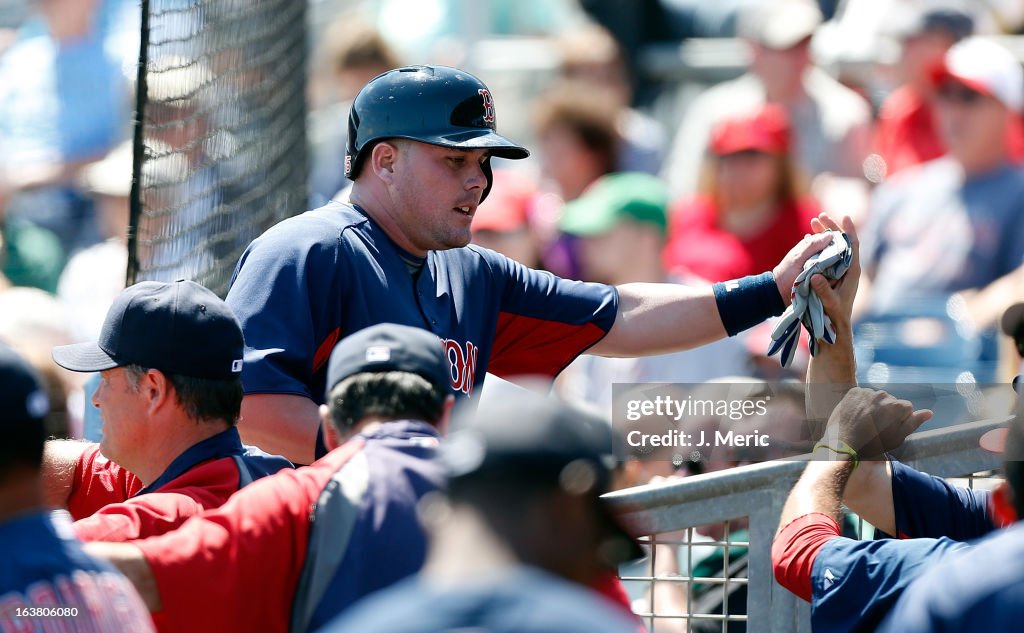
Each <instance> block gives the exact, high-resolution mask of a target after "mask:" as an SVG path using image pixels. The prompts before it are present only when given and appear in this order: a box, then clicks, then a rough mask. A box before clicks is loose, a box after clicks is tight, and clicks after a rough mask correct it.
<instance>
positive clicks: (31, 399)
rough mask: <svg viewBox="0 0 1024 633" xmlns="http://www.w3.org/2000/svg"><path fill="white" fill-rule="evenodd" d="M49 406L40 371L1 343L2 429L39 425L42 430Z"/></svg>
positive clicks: (0, 405)
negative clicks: (38, 372) (40, 378)
mask: <svg viewBox="0 0 1024 633" xmlns="http://www.w3.org/2000/svg"><path fill="white" fill-rule="evenodd" d="M49 410H50V406H49V400H48V399H47V396H46V391H45V390H44V389H43V383H42V381H40V380H39V375H38V374H37V373H36V371H35V370H34V369H32V367H31V366H30V365H29V364H28V362H26V361H25V359H23V358H22V357H21V356H19V355H18V354H17V353H16V352H15V351H14V350H12V349H11V348H10V347H7V346H6V345H4V344H2V343H0V429H11V428H13V427H15V426H23V425H38V428H39V429H40V432H42V428H43V419H44V418H45V417H46V414H47V413H48V412H49Z"/></svg>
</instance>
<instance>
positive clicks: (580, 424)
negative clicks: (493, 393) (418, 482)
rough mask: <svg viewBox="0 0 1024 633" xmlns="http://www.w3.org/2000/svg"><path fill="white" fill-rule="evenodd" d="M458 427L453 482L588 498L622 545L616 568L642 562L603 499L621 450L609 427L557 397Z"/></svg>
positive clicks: (513, 404) (517, 404)
mask: <svg viewBox="0 0 1024 633" xmlns="http://www.w3.org/2000/svg"><path fill="white" fill-rule="evenodd" d="M454 426H455V428H456V430H455V431H454V432H452V433H451V434H450V435H449V437H448V439H447V441H446V442H445V443H444V444H442V447H441V459H442V462H443V464H444V466H445V470H446V471H447V474H448V477H449V479H450V480H451V481H452V482H453V483H456V482H458V481H460V480H461V481H467V480H472V479H476V478H479V479H482V480H490V481H494V480H502V481H507V482H514V483H519V484H523V485H531V486H534V487H538V486H539V487H550V488H552V489H555V488H561V489H562V490H564V491H566V492H568V493H570V494H585V495H590V496H592V497H593V498H594V500H595V502H596V503H597V508H598V510H599V515H600V516H601V517H602V519H603V520H604V522H605V524H606V527H607V530H608V534H609V536H611V537H612V538H613V539H614V541H615V544H616V545H618V546H619V547H616V548H615V550H616V551H618V552H620V553H621V555H619V556H616V558H618V559H619V560H618V561H616V562H625V561H628V560H634V559H637V558H641V557H642V556H643V555H644V553H643V550H642V549H641V548H640V545H639V544H638V543H637V542H636V540H635V538H634V536H633V535H632V534H630V531H629V530H628V529H627V526H626V525H625V524H624V523H623V522H622V521H621V520H620V519H619V518H618V517H617V516H616V515H614V514H613V513H612V511H611V509H610V508H609V507H608V506H607V505H606V504H605V503H604V502H603V501H601V500H600V499H599V497H600V496H601V495H602V494H604V493H606V492H609V491H610V489H611V484H612V475H613V471H614V470H615V467H616V458H615V454H616V445H617V444H619V445H621V444H622V439H621V438H620V437H619V436H618V435H617V434H616V433H615V432H614V430H613V429H612V427H611V425H610V424H608V423H607V422H606V421H604V420H602V419H601V418H599V417H597V416H595V415H593V414H591V413H589V412H587V411H584V410H582V409H578V408H576V407H573V406H571V405H569V404H567V403H565V402H563V401H561V400H558V399H556V398H545V397H541V396H539V395H536V394H533V393H529V392H527V393H524V395H523V396H522V397H520V398H515V399H505V400H502V401H501V402H496V403H494V404H493V405H491V406H486V407H481V408H480V409H479V410H477V411H476V412H466V413H465V415H463V416H460V418H458V419H457V420H456V422H455V425H454ZM620 454H621V453H620Z"/></svg>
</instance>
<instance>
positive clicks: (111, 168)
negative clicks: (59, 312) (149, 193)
mask: <svg viewBox="0 0 1024 633" xmlns="http://www.w3.org/2000/svg"><path fill="white" fill-rule="evenodd" d="M81 182H82V186H83V188H84V189H85V190H86V191H87V192H89V194H90V195H91V196H92V197H93V200H94V203H95V205H96V210H97V218H96V219H97V221H98V223H99V228H100V234H101V235H102V237H103V240H104V241H102V242H100V243H98V244H94V245H92V246H90V247H88V248H86V249H84V250H82V251H80V252H78V253H76V254H75V255H74V256H72V257H71V259H70V260H69V261H68V264H67V266H65V267H64V271H63V272H62V273H61V276H60V283H59V284H58V286H57V298H58V299H59V300H60V302H61V303H62V304H63V305H64V307H65V308H66V310H67V313H68V314H69V315H73V317H72V318H71V319H70V320H69V323H68V328H69V329H70V331H71V336H72V338H73V340H74V341H75V342H76V343H78V342H83V341H89V340H93V339H95V338H97V337H98V336H99V334H100V328H101V327H102V326H103V319H104V318H106V316H107V310H108V309H109V308H110V304H111V303H113V301H114V299H115V298H116V297H117V295H118V294H120V293H121V291H122V290H124V286H125V279H126V275H127V269H128V221H129V215H130V210H129V195H130V194H131V189H132V144H131V142H130V141H125V142H124V143H122V144H121V145H119V146H117V148H116V149H114V150H113V151H112V152H110V153H109V154H107V156H106V157H105V158H104V159H103V160H101V161H97V162H95V163H93V164H91V165H88V166H87V167H85V168H83V169H82V175H81Z"/></svg>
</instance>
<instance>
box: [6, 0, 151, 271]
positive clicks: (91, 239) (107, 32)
mask: <svg viewBox="0 0 1024 633" xmlns="http://www.w3.org/2000/svg"><path fill="white" fill-rule="evenodd" d="M119 4H120V5H122V7H124V8H125V10H126V11H127V10H130V9H129V7H128V3H119V2H115V1H114V0H40V1H38V2H35V3H33V8H34V9H35V14H34V15H33V16H32V18H30V19H29V20H28V21H26V22H25V23H24V24H23V25H22V26H21V27H20V29H19V31H18V37H17V40H16V41H15V42H14V44H13V45H12V46H11V47H10V48H9V49H8V50H7V51H6V52H5V53H4V55H3V57H2V58H0V86H3V89H2V90H0V145H2V146H3V148H4V155H3V159H2V161H0V203H2V204H3V205H5V206H7V207H8V213H9V214H11V215H12V216H16V217H18V218H22V219H26V220H29V221H31V222H33V223H35V224H38V225H40V226H44V227H46V228H48V229H50V230H52V231H53V232H54V233H56V234H57V236H58V237H59V238H60V241H61V246H62V247H63V248H64V250H65V251H67V252H69V253H70V252H73V251H75V250H78V249H79V248H83V247H85V246H88V245H90V244H93V243H95V242H96V241H98V240H99V236H98V233H97V228H96V226H95V217H94V209H93V207H92V205H91V203H90V201H89V199H88V198H86V197H85V196H83V195H82V193H81V191H79V189H78V188H77V186H76V183H75V177H76V174H77V172H78V170H79V168H80V167H81V166H82V165H83V164H85V163H86V162H89V161H93V160H96V159H98V158H100V157H102V156H103V155H104V154H106V153H107V152H108V151H109V150H110V149H111V148H113V147H114V145H115V144H116V143H117V141H118V140H119V139H120V138H122V137H123V135H124V134H126V133H127V130H128V127H129V124H130V117H129V115H128V113H129V110H128V107H129V96H130V92H129V82H128V80H127V77H126V75H125V71H124V69H123V67H124V60H123V59H121V58H119V57H118V55H119V54H123V55H124V56H125V57H127V56H128V51H127V50H122V51H117V50H116V49H117V47H116V46H113V45H108V41H107V38H108V37H111V36H113V37H114V38H117V37H119V34H118V33H117V32H116V31H117V30H118V29H128V28H129V27H130V28H133V29H135V30H137V29H138V25H137V23H136V24H131V23H130V22H129V21H128V20H118V19H117V18H118V14H119V8H120V7H118V6H116V5H119ZM136 37H137V35H136ZM135 48H136V49H137V46H136V47H135ZM134 57H135V58H136V59H137V50H136V55H135V56H134ZM131 72H134V69H133V68H132V69H131Z"/></svg>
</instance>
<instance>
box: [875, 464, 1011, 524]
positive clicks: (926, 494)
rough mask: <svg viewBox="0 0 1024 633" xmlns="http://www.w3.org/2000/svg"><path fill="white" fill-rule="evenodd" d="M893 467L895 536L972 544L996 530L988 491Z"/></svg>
mask: <svg viewBox="0 0 1024 633" xmlns="http://www.w3.org/2000/svg"><path fill="white" fill-rule="evenodd" d="M891 463H892V502H893V510H894V511H895V515H896V517H895V518H896V536H898V537H900V538H919V537H929V538H939V537H941V536H946V537H949V538H951V539H953V540H956V541H969V540H972V539H976V538H980V537H982V536H985V535H986V534H988V533H989V532H991V531H992V530H993V529H995V525H994V524H993V522H992V514H991V511H990V506H989V501H990V497H991V493H989V492H988V491H985V490H972V489H969V488H960V487H957V486H954V485H953V484H951V483H949V482H948V481H946V480H945V479H942V478H941V477H935V476H933V475H929V474H927V473H922V472H921V471H918V470H914V469H913V468H911V467H909V466H907V465H906V464H902V463H900V462H898V461H896V460H892V461H891Z"/></svg>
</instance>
